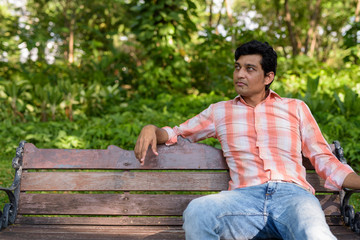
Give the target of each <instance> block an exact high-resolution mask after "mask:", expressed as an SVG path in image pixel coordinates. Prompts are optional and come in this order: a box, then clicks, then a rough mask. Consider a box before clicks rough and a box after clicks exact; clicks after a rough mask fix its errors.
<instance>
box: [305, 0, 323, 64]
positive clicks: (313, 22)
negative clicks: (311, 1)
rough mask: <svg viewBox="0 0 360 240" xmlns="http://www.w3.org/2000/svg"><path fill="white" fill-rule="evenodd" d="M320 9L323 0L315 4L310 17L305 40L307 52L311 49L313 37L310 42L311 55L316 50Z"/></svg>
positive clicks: (318, 0)
mask: <svg viewBox="0 0 360 240" xmlns="http://www.w3.org/2000/svg"><path fill="white" fill-rule="evenodd" d="M320 11H321V0H317V1H316V4H315V8H314V9H313V14H312V15H311V19H310V28H309V30H308V32H307V36H306V41H305V54H307V53H308V51H309V40H310V39H311V43H310V53H309V56H311V57H312V56H313V54H314V51H315V44H316V37H317V33H316V29H317V27H318V25H319V20H320Z"/></svg>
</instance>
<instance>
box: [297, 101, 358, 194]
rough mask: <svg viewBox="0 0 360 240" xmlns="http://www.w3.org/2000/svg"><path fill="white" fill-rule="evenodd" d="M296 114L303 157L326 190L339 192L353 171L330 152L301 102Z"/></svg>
mask: <svg viewBox="0 0 360 240" xmlns="http://www.w3.org/2000/svg"><path fill="white" fill-rule="evenodd" d="M298 114H299V118H300V134H301V139H302V151H303V155H304V156H305V157H307V158H309V159H310V162H311V163H312V165H313V166H314V167H315V170H316V172H317V174H319V176H320V177H321V178H323V179H324V180H325V185H324V186H325V187H326V188H328V189H331V190H341V189H342V185H343V182H344V180H345V178H346V176H347V175H348V174H349V173H352V172H354V170H353V169H352V168H351V167H350V166H349V165H347V164H343V163H341V162H340V161H339V160H338V159H337V158H336V157H335V155H334V154H333V153H332V152H331V148H330V146H329V145H328V143H327V141H326V140H325V138H324V137H323V135H322V133H321V131H320V128H319V126H318V124H317V123H316V120H315V118H314V117H313V115H312V114H311V112H310V109H309V108H308V106H307V105H306V104H305V103H304V102H302V101H301V102H300V104H299V108H298Z"/></svg>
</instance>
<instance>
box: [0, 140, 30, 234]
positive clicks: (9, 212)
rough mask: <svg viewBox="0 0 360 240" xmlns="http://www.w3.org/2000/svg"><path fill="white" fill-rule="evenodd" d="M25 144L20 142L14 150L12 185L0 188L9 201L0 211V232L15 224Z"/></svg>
mask: <svg viewBox="0 0 360 240" xmlns="http://www.w3.org/2000/svg"><path fill="white" fill-rule="evenodd" d="M25 143H26V142H25V141H21V142H20V144H19V147H18V148H17V149H16V156H15V157H14V159H13V161H12V167H13V168H14V169H15V177H14V181H13V183H12V184H11V186H10V187H8V188H4V187H0V191H4V192H6V194H7V195H8V197H9V201H10V203H7V204H5V206H4V209H3V211H0V231H1V230H2V229H4V228H6V227H7V226H8V225H9V224H13V223H14V222H15V218H16V214H17V207H18V202H19V191H20V179H21V174H22V157H23V153H24V146H25Z"/></svg>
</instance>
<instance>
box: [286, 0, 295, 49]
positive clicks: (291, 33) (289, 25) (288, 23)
mask: <svg viewBox="0 0 360 240" xmlns="http://www.w3.org/2000/svg"><path fill="white" fill-rule="evenodd" d="M284 7H285V22H286V26H287V29H288V31H289V36H290V41H291V46H292V50H293V51H292V52H293V56H296V55H297V54H298V43H297V40H296V36H295V33H294V31H293V28H292V25H293V23H292V20H291V14H290V10H289V2H288V0H285V3H284Z"/></svg>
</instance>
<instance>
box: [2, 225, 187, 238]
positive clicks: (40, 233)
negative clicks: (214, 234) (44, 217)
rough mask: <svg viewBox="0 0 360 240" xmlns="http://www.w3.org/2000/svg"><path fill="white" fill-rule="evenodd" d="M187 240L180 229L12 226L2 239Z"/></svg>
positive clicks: (3, 234) (3, 233)
mask: <svg viewBox="0 0 360 240" xmlns="http://www.w3.org/2000/svg"><path fill="white" fill-rule="evenodd" d="M25 236H26V239H46V240H49V239H76V240H77V239H124V240H140V239H154V240H155V239H156V240H160V239H164V240H165V239H169V240H170V239H174V240H180V239H185V237H184V232H183V230H182V229H181V228H180V227H139V226H137V227H119V226H115V227H113V226H101V227H99V226H47V225H43V226H40V227H39V226H33V225H30V226H27V225H22V226H19V227H17V226H12V227H11V228H9V229H7V230H5V231H4V232H2V234H1V237H2V238H1V239H6V240H8V239H11V240H16V239H24V237H25Z"/></svg>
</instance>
